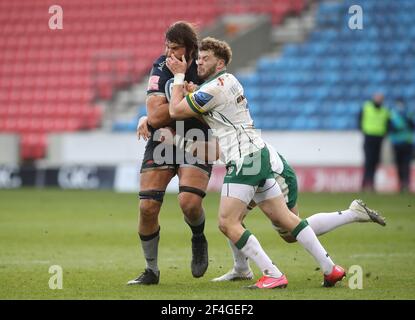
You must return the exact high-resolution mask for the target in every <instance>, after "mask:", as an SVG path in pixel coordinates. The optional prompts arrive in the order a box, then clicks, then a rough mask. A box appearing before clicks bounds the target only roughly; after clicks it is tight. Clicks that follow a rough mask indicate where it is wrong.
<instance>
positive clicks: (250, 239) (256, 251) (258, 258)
mask: <svg viewBox="0 0 415 320" xmlns="http://www.w3.org/2000/svg"><path fill="white" fill-rule="evenodd" d="M246 239H247V240H246ZM245 241H246V242H245ZM244 242H245V243H244ZM236 247H237V248H238V247H240V248H241V249H240V250H241V251H242V253H243V254H244V255H245V256H247V257H248V258H250V259H252V260H253V261H254V262H255V263H256V265H257V266H258V268H259V269H260V270H261V272H262V274H264V275H267V276H270V277H274V278H279V277H281V276H282V272H281V271H280V270H279V269H278V268H277V267H276V266H275V265H274V264H273V263H272V261H271V259H270V258H269V257H268V255H267V254H266V253H265V251H264V250H263V249H262V247H261V245H260V243H259V241H258V239H257V238H256V237H255V236H254V235H253V234H251V233H250V232H249V231H248V230H246V231H245V232H244V233H243V235H242V236H241V238H240V239H239V240H238V242H237V243H236Z"/></svg>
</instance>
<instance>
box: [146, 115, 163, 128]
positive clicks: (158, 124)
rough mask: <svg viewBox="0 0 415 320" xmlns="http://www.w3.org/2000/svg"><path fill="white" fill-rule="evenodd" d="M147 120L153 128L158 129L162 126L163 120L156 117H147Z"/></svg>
mask: <svg viewBox="0 0 415 320" xmlns="http://www.w3.org/2000/svg"><path fill="white" fill-rule="evenodd" d="M147 122H148V124H149V125H150V126H152V127H153V128H154V129H158V128H161V127H163V124H164V123H163V122H162V121H161V120H160V119H158V118H156V117H148V119H147Z"/></svg>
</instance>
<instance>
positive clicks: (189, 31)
mask: <svg viewBox="0 0 415 320" xmlns="http://www.w3.org/2000/svg"><path fill="white" fill-rule="evenodd" d="M166 40H167V41H170V42H174V43H177V44H179V45H182V46H184V47H185V48H186V59H187V60H189V59H190V57H191V58H193V59H196V58H197V51H198V41H199V39H198V37H197V32H196V28H195V26H194V25H192V24H191V23H189V22H187V21H177V22H175V23H173V24H172V25H171V26H170V27H169V28H168V29H167V31H166Z"/></svg>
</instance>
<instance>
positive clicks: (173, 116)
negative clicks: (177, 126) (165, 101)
mask: <svg viewBox="0 0 415 320" xmlns="http://www.w3.org/2000/svg"><path fill="white" fill-rule="evenodd" d="M169 114H170V118H172V119H176V118H177V112H176V110H174V109H173V108H169Z"/></svg>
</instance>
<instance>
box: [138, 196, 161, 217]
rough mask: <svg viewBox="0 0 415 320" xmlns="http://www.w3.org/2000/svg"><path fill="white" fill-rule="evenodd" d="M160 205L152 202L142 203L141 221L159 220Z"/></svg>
mask: <svg viewBox="0 0 415 320" xmlns="http://www.w3.org/2000/svg"><path fill="white" fill-rule="evenodd" d="M159 211H160V205H159V204H158V203H154V202H152V201H140V220H141V221H144V222H147V221H153V220H157V217H158V214H159Z"/></svg>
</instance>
